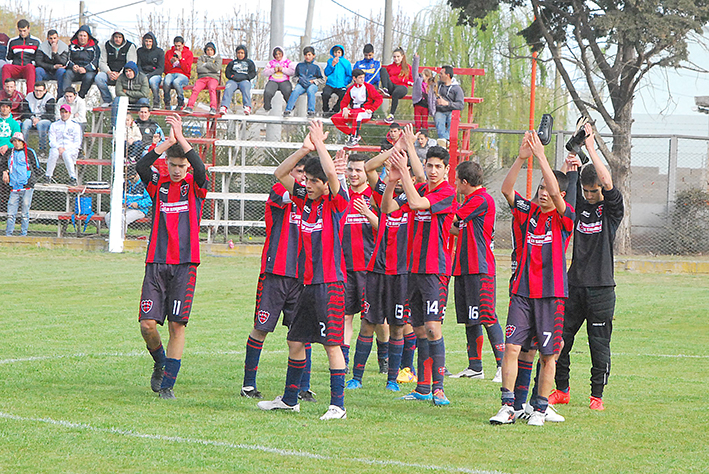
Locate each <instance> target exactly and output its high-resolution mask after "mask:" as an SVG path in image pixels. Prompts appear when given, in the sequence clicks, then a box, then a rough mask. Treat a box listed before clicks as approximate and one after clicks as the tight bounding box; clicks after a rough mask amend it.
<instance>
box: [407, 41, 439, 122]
mask: <svg viewBox="0 0 709 474" xmlns="http://www.w3.org/2000/svg"><path fill="white" fill-rule="evenodd" d="M420 59H421V58H420V57H419V55H418V54H415V55H414V64H413V66H412V68H413V75H414V87H413V89H412V92H411V102H412V103H413V104H414V126H415V127H416V131H421V130H428V116H429V112H430V110H432V109H433V110H435V108H436V106H435V102H436V80H435V79H434V77H433V72H432V71H431V70H430V69H424V70H423V71H422V72H421V73H420V74H419V72H418V70H419V60H420Z"/></svg>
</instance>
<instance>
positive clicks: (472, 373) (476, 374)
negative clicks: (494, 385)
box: [450, 367, 485, 379]
mask: <svg viewBox="0 0 709 474" xmlns="http://www.w3.org/2000/svg"><path fill="white" fill-rule="evenodd" d="M450 378H452V379H484V378H485V372H483V371H482V370H480V371H477V370H473V369H471V368H470V367H468V368H467V369H465V370H463V371H461V372H458V373H457V374H455V375H451V376H450Z"/></svg>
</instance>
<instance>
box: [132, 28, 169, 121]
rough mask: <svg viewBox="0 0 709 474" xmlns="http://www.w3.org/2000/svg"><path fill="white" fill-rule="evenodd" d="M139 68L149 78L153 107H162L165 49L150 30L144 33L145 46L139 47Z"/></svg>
mask: <svg viewBox="0 0 709 474" xmlns="http://www.w3.org/2000/svg"><path fill="white" fill-rule="evenodd" d="M137 55H138V68H139V69H140V72H142V73H143V74H145V75H146V76H147V78H148V85H149V86H150V90H151V91H152V93H153V108H154V109H157V108H158V107H160V82H161V81H162V73H163V71H164V70H165V51H163V50H162V49H161V48H158V42H157V40H156V39H155V35H154V34H153V33H152V32H150V31H148V32H147V33H145V34H144V35H143V46H142V47H140V48H138V51H137Z"/></svg>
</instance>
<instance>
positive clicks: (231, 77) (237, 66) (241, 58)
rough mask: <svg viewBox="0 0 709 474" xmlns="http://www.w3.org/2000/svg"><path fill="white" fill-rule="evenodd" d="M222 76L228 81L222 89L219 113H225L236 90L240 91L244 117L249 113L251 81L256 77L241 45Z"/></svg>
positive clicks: (253, 66) (252, 64) (245, 50)
mask: <svg viewBox="0 0 709 474" xmlns="http://www.w3.org/2000/svg"><path fill="white" fill-rule="evenodd" d="M224 76H226V78H227V79H228V81H227V83H226V86H225V87H224V96H223V97H222V106H221V107H220V109H221V112H222V113H226V112H227V109H228V107H229V105H231V96H232V95H234V92H235V91H236V89H237V88H238V89H239V90H240V91H241V99H242V103H243V104H244V115H249V114H250V113H251V80H252V79H253V78H254V77H256V66H255V65H254V62H253V61H252V60H250V59H249V52H248V50H247V49H246V46H244V45H243V44H240V45H239V46H237V47H236V59H234V60H233V61H232V62H230V63H229V64H227V66H226V70H225V71H224Z"/></svg>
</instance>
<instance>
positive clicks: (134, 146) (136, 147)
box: [126, 114, 143, 171]
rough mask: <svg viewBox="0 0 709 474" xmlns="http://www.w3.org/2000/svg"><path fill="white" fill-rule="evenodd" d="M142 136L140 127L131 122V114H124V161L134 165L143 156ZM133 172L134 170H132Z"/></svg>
mask: <svg viewBox="0 0 709 474" xmlns="http://www.w3.org/2000/svg"><path fill="white" fill-rule="evenodd" d="M142 150H143V134H142V133H141V132H140V127H138V124H137V123H135V121H134V120H133V114H126V159H127V160H128V162H129V163H135V162H136V161H138V158H140V157H141V156H143V154H142ZM133 171H135V170H133Z"/></svg>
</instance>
